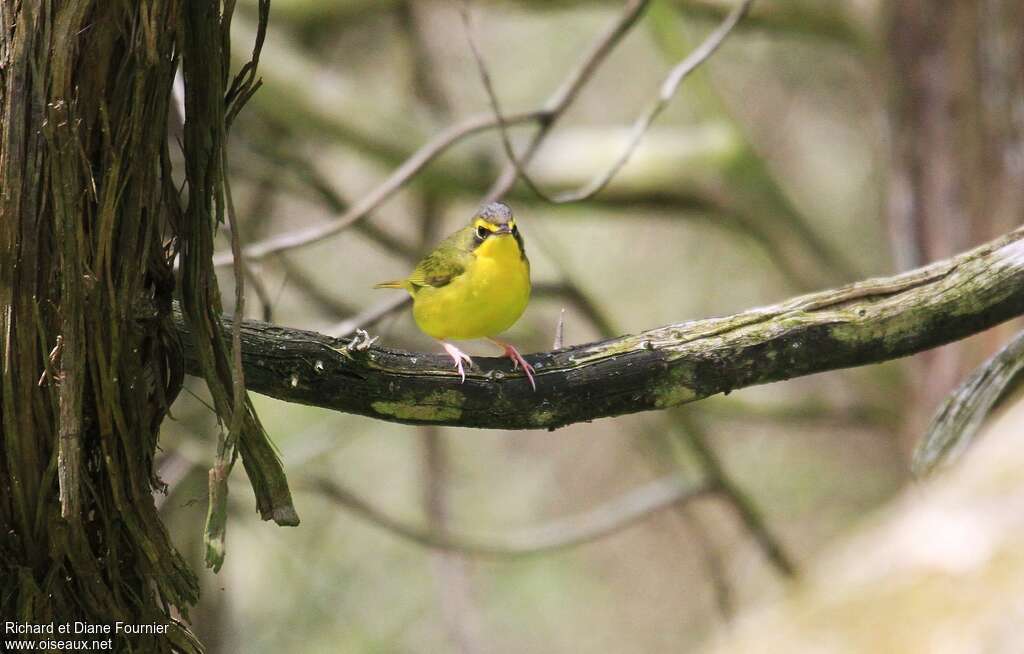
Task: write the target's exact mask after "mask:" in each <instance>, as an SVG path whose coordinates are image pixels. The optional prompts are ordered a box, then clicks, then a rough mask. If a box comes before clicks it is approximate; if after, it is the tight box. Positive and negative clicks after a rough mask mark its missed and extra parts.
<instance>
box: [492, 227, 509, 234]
mask: <svg viewBox="0 0 1024 654" xmlns="http://www.w3.org/2000/svg"><path fill="white" fill-rule="evenodd" d="M494 233H495V234H511V233H512V228H511V227H509V226H508V225H501V226H500V227H498V231H496V232H494Z"/></svg>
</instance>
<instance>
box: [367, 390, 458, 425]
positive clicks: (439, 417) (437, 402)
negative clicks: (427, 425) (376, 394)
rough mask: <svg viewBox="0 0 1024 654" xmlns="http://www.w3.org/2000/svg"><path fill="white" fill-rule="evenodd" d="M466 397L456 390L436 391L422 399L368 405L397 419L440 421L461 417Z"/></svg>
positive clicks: (382, 413)
mask: <svg viewBox="0 0 1024 654" xmlns="http://www.w3.org/2000/svg"><path fill="white" fill-rule="evenodd" d="M465 401H466V397H465V396H464V395H463V394H462V393H459V392H458V391H438V392H437V393H431V394H430V395H427V396H426V397H424V398H423V399H422V400H417V399H415V398H408V399H405V400H399V401H395V402H384V401H380V402H374V403H372V404H371V405H370V406H371V407H372V408H373V410H374V411H376V412H377V413H379V414H381V415H385V416H391V417H392V418H397V419H399V420H416V421H421V422H441V421H444V420H458V419H459V418H461V417H462V405H463V404H464V403H465Z"/></svg>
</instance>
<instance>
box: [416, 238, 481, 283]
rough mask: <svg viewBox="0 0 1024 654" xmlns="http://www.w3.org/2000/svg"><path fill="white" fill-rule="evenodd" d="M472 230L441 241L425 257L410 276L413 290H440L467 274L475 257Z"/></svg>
mask: <svg viewBox="0 0 1024 654" xmlns="http://www.w3.org/2000/svg"><path fill="white" fill-rule="evenodd" d="M472 239H473V231H472V228H468V227H467V228H465V229H462V230H460V231H458V232H455V233H454V234H452V235H451V236H449V237H448V238H446V239H445V240H443V241H441V243H439V244H438V246H437V247H436V248H434V251H433V252H431V253H430V254H428V255H427V256H425V257H423V260H422V261H420V262H419V264H418V265H417V266H416V269H415V270H413V271H412V274H411V275H409V279H408V281H409V283H410V284H412V286H413V288H414V289H416V288H420V287H423V286H433V287H435V288H439V287H441V286H445V285H447V284H450V283H451V281H452V280H453V279H455V278H456V277H458V276H459V275H461V274H463V273H464V272H466V268H467V267H469V264H470V263H471V262H472V261H473V257H474V256H475V255H474V254H473V252H472Z"/></svg>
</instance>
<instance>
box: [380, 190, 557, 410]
mask: <svg viewBox="0 0 1024 654" xmlns="http://www.w3.org/2000/svg"><path fill="white" fill-rule="evenodd" d="M374 288H402V289H405V290H406V291H408V293H409V295H411V296H412V301H413V309H412V315H413V318H415V320H416V324H417V325H418V326H419V328H420V329H421V330H422V331H423V332H424V333H425V334H427V335H428V336H432V337H434V338H436V339H437V340H438V341H440V342H441V345H442V346H443V347H444V350H445V352H447V353H448V356H450V357H451V358H452V361H454V362H455V369H456V370H458V371H459V376H460V377H461V378H462V381H463V382H465V381H466V372H465V370H464V369H463V367H462V362H463V361H465V362H466V363H468V364H469V365H471V366H472V365H473V360H472V359H470V358H469V355H468V354H466V353H465V352H463V351H462V350H460V349H459V348H457V347H455V346H454V345H452V344H451V343H450V342H449V340H469V339H474V338H487V339H488V340H490V341H491V342H493V343H494V344H496V345H497V346H499V347H501V348H503V349H504V350H505V356H507V357H508V358H510V359H512V365H513V367H514V368H518V367H520V366H522V368H523V372H524V373H526V378H527V379H529V380H530V386H532V387H533V388H534V390H536V388H537V385H536V383H535V382H534V380H533V366H531V365H530V364H529V363H527V362H526V360H525V359H523V357H522V355H521V354H519V351H518V350H516V348H514V347H513V346H512V345H510V344H509V343H506V342H504V341H499V340H498V339H496V338H494V337H495V336H496V335H497V334H499V333H501V332H503V331H505V330H506V329H508V328H509V327H511V326H512V325H513V324H514V323H515V321H517V320H519V316H521V315H523V311H524V310H525V309H526V303H527V302H529V300H530V261H529V259H527V258H526V251H525V250H524V248H523V237H522V236H521V235H520V234H519V228H518V227H516V219H515V217H514V216H513V215H512V210H511V209H509V208H508V207H507V206H506V205H504V204H502V203H500V202H492V203H491V204H488V205H487V206H485V207H483V208H482V209H481V210H480V211H478V212H477V213H476V215H475V216H473V219H472V220H471V221H470V223H469V225H467V226H466V227H463V228H462V229H460V230H459V231H457V232H455V233H454V234H452V235H451V236H449V237H448V238H446V239H445V240H443V241H441V243H440V244H438V246H437V247H436V248H434V251H433V252H431V253H430V254H428V255H427V256H425V257H424V258H423V260H422V261H420V262H419V264H417V266H416V269H415V270H413V271H412V274H410V275H409V276H408V277H406V278H405V279H402V280H398V281H393V282H382V283H380V284H377V285H376V286H374Z"/></svg>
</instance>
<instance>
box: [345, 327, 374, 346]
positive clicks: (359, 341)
mask: <svg viewBox="0 0 1024 654" xmlns="http://www.w3.org/2000/svg"><path fill="white" fill-rule="evenodd" d="M379 338H380V336H374V337H373V338H370V334H369V332H367V331H366V330H365V329H357V330H356V333H355V336H353V337H352V340H351V341H349V344H348V345H347V346H345V349H346V350H348V351H349V352H365V351H366V350H369V349H370V347H372V346H373V344H374V343H376V342H377V339H379Z"/></svg>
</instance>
